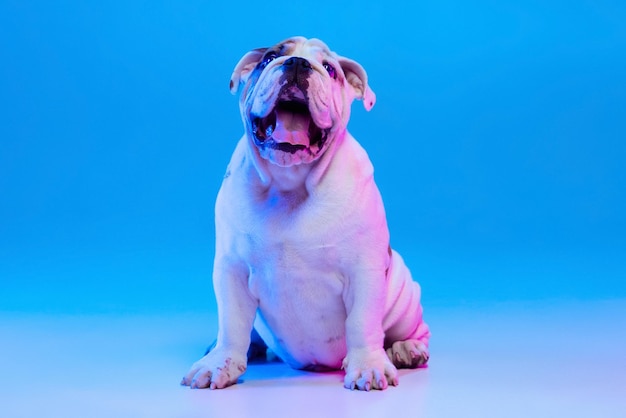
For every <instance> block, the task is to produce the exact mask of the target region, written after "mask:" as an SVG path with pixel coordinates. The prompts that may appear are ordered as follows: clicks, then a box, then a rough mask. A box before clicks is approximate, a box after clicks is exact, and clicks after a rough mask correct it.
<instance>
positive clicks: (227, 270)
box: [181, 260, 258, 389]
mask: <svg viewBox="0 0 626 418" xmlns="http://www.w3.org/2000/svg"><path fill="white" fill-rule="evenodd" d="M225 264H226V263H222V262H220V261H219V260H216V263H215V268H214V272H213V283H214V287H215V295H216V298H217V311H218V318H219V319H218V327H219V328H218V334H217V342H216V345H215V347H214V348H213V349H212V350H211V351H210V352H209V353H207V354H206V355H205V356H204V357H202V358H201V359H200V360H198V361H197V362H195V363H194V364H193V366H191V369H189V372H188V373H187V374H186V375H185V377H183V380H182V382H181V384H182V385H185V386H190V387H191V388H210V389H221V388H225V387H227V386H230V385H233V384H235V383H237V379H238V378H239V376H241V375H242V374H243V372H245V371H246V367H247V356H246V354H247V351H248V347H249V346H250V332H251V330H252V324H253V322H254V317H255V314H256V309H257V306H258V303H257V301H256V300H255V299H254V298H253V297H252V295H251V294H250V292H249V291H248V286H247V282H248V281H247V279H248V274H247V270H246V269H245V268H242V267H240V268H236V267H233V266H230V265H225Z"/></svg>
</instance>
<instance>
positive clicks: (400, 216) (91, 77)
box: [0, 0, 626, 313]
mask: <svg viewBox="0 0 626 418" xmlns="http://www.w3.org/2000/svg"><path fill="white" fill-rule="evenodd" d="M624 22H626V6H625V5H624V3H623V2H621V1H602V0H600V1H598V0H594V1H580V0H576V1H551V2H545V1H532V0H531V1H519V2H515V1H487V0H479V1H476V2H461V1H454V0H443V1H436V2H435V1H432V2H431V1H428V2H424V1H423V2H409V1H406V2H394V3H388V2H371V3H367V2H363V1H343V2H328V3H324V2H314V3H306V2H291V1H290V2H280V1H277V2H252V1H249V0H240V1H237V2H209V1H184V2H180V1H178V2H176V1H171V2H160V1H108V2H93V1H92V2H89V1H83V2H79V1H77V2H68V1H56V2H44V1H42V2H38V3H37V2H29V1H6V0H0V309H2V310H5V311H40V312H70V313H76V312H122V313H123V312H137V311H159V312H167V311H190V310H191V311H195V310H206V309H208V310H211V309H214V302H213V294H212V293H211V292H212V288H211V281H210V273H211V263H212V253H213V239H214V235H213V234H214V232H213V203H214V199H215V195H216V193H217V190H218V188H219V185H220V182H221V178H222V175H223V173H224V170H225V167H226V164H227V162H228V160H229V158H230V154H231V152H232V150H233V148H234V146H235V143H236V141H237V139H238V138H239V137H240V135H241V133H242V128H241V122H240V116H239V113H238V107H237V99H236V98H235V97H233V96H231V95H230V93H229V91H228V82H229V77H230V74H231V71H232V69H233V67H234V65H235V64H236V62H237V60H238V59H239V58H240V57H241V56H242V55H243V54H244V53H245V52H247V51H248V50H250V49H252V48H255V47H260V46H269V45H273V44H275V43H276V42H278V41H280V40H282V39H284V38H286V37H289V36H292V35H304V36H307V37H318V38H321V39H322V40H324V41H325V42H326V43H327V44H329V46H330V47H331V48H332V49H333V50H335V51H337V52H338V53H340V54H342V55H345V56H348V57H350V58H353V59H355V60H357V61H359V62H360V63H361V64H362V65H363V66H364V67H365V69H366V70H367V71H368V74H369V77H370V85H371V87H372V89H373V90H374V91H375V92H376V94H377V96H378V102H377V104H376V106H375V107H374V109H373V110H372V111H371V112H369V113H367V112H365V111H364V110H363V108H362V106H361V105H360V103H355V105H354V106H353V117H352V119H351V122H350V130H351V131H352V133H353V134H354V135H355V137H356V138H357V139H358V140H359V141H360V142H361V143H362V144H363V145H364V147H365V148H366V149H367V150H368V152H369V154H370V157H371V159H372V160H373V162H374V165H375V167H376V179H377V182H378V185H379V188H380V189H381V192H382V194H383V198H384V200H385V204H386V208H387V212H388V220H389V225H390V229H391V237H392V245H393V246H394V247H395V248H396V249H398V250H399V251H400V252H401V253H402V254H403V255H404V257H405V259H406V261H407V263H408V264H409V266H410V267H411V269H412V271H413V274H414V277H415V278H416V279H417V280H419V281H420V282H421V283H422V286H423V288H424V304H425V305H426V306H429V305H458V304H472V303H475V302H478V303H483V302H485V303H493V302H500V301H509V300H531V299H551V298H560V299H563V298H568V299H572V298H574V299H592V298H612V297H624V296H626V282H625V280H624V279H625V278H626V170H625V168H624V166H625V163H624V162H625V161H626V141H625V139H626V25H625V24H624Z"/></svg>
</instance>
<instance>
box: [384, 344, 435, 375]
mask: <svg viewBox="0 0 626 418" xmlns="http://www.w3.org/2000/svg"><path fill="white" fill-rule="evenodd" d="M387 355H388V356H389V359H390V360H391V361H392V363H393V365H394V366H396V367H397V368H399V369H415V368H417V367H424V366H426V363H428V359H429V354H428V348H427V347H426V345H425V344H424V343H422V342H420V341H418V340H406V341H396V342H395V343H393V345H392V346H391V347H389V348H388V349H387Z"/></svg>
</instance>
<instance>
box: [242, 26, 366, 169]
mask: <svg viewBox="0 0 626 418" xmlns="http://www.w3.org/2000/svg"><path fill="white" fill-rule="evenodd" d="M240 83H241V84H244V89H243V91H242V93H241V99H240V110H241V115H242V118H243V122H244V127H245V130H246V134H247V136H248V138H249V139H250V140H251V142H252V144H253V146H254V147H256V148H257V149H258V151H259V154H260V156H261V157H262V158H265V159H266V160H268V161H269V162H271V163H273V164H276V165H279V166H284V167H288V166H292V165H297V164H310V163H312V162H314V161H315V160H317V159H318V158H319V157H320V156H321V155H322V154H323V153H324V152H325V151H326V150H327V149H328V148H329V146H330V144H331V143H332V141H333V140H334V138H335V137H336V136H337V135H338V134H341V133H342V132H343V131H345V128H346V124H347V122H348V119H349V117H350V105H351V103H352V101H353V100H354V99H355V98H357V99H363V100H364V105H365V108H366V109H367V110H369V109H371V108H372V106H374V102H375V100H376V98H375V95H374V93H373V92H372V91H371V89H369V87H368V85H367V75H366V73H365V71H364V70H363V68H362V67H361V66H360V65H359V64H358V63H356V62H355V61H352V60H349V59H347V58H344V57H340V56H338V55H337V54H335V53H334V52H332V51H330V50H329V49H328V47H327V46H326V45H325V44H324V43H323V42H322V41H320V40H318V39H306V38H303V37H294V38H289V39H287V40H285V41H283V42H281V43H279V44H277V45H276V46H274V47H271V48H259V49H255V50H253V51H250V52H248V53H247V54H246V55H244V57H243V58H241V60H240V61H239V63H238V64H237V66H236V68H235V71H234V72H233V76H232V78H231V80H230V88H231V91H232V92H233V94H234V93H236V92H237V90H238V88H239V84H240Z"/></svg>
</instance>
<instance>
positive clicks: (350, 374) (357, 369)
mask: <svg viewBox="0 0 626 418" xmlns="http://www.w3.org/2000/svg"><path fill="white" fill-rule="evenodd" d="M342 367H343V369H345V371H346V377H345V379H344V387H345V388H347V389H351V390H354V389H358V390H365V391H369V390H371V389H379V390H384V389H387V387H388V386H389V385H393V386H396V385H397V384H398V370H397V369H396V368H395V367H394V365H393V364H392V363H391V362H390V361H389V357H387V354H386V353H385V351H384V350H383V349H382V348H381V349H378V350H374V351H372V350H368V349H356V350H349V351H348V355H347V356H346V358H345V359H344V360H343V366H342Z"/></svg>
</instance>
